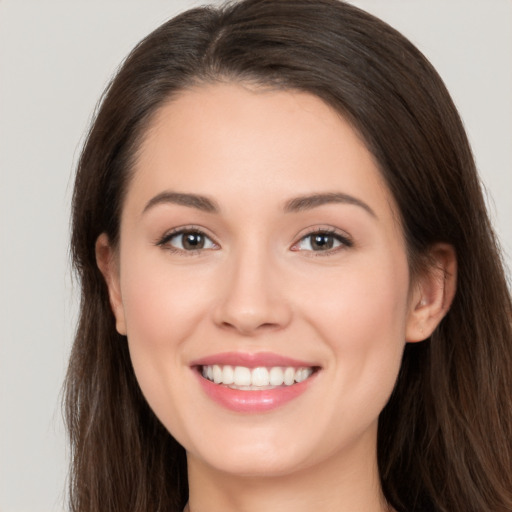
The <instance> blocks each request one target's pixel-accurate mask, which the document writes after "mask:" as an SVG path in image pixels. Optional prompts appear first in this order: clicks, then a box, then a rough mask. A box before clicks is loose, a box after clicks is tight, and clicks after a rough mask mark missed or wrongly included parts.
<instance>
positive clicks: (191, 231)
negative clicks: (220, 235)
mask: <svg viewBox="0 0 512 512" xmlns="http://www.w3.org/2000/svg"><path fill="white" fill-rule="evenodd" d="M186 234H188V235H199V236H202V237H204V239H205V240H208V241H209V242H210V243H211V244H213V245H215V246H216V247H219V245H218V244H217V243H216V242H215V241H214V240H213V239H212V238H211V237H210V236H208V235H207V234H206V233H205V232H204V231H203V230H202V229H200V228H198V227H195V226H186V227H183V228H177V229H174V230H172V231H169V232H167V233H166V234H165V235H164V236H163V237H162V238H161V239H160V240H158V241H157V242H156V245H157V246H159V247H163V248H165V249H166V250H168V251H170V252H172V253H176V254H180V255H185V256H194V255H197V254H198V253H200V252H201V251H208V250H212V249H213V248H211V247H208V248H203V247H201V248H199V249H191V250H186V249H181V248H179V247H174V246H173V245H171V244H170V243H169V242H170V241H171V240H172V239H173V238H175V237H179V236H183V235H186ZM181 245H182V247H183V240H182V242H181Z"/></svg>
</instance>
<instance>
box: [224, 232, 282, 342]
mask: <svg viewBox="0 0 512 512" xmlns="http://www.w3.org/2000/svg"><path fill="white" fill-rule="evenodd" d="M278 276H279V270H278V268H277V262H276V257H275V255H274V254H273V253H272V251H271V250H270V248H269V247H268V246H267V245H266V244H263V243H261V241H260V243H255V240H251V241H249V242H248V243H246V244H240V246H239V247H238V248H237V249H236V250H234V251H233V253H232V254H231V256H230V258H228V260H227V261H226V272H225V279H224V280H223V281H224V282H223V287H222V294H221V298H220V301H219V303H218V305H217V310H216V312H215V320H216V322H217V324H218V325H221V326H223V327H229V328H231V329H235V330H237V331H239V332H240V333H242V334H244V335H252V334H256V333H257V332H260V331H262V330H268V329H279V328H282V327H284V326H285V325H286V324H287V323H288V322H289V320H290V314H291V311H290V307H289V304H288V302H287V299H286V294H285V290H284V289H283V288H282V287H281V286H280V285H279V282H280V279H279V278H278Z"/></svg>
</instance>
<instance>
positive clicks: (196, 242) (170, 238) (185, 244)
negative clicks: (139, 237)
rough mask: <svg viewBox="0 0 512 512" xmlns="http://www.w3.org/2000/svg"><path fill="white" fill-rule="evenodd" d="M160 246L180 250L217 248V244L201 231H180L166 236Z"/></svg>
mask: <svg viewBox="0 0 512 512" xmlns="http://www.w3.org/2000/svg"><path fill="white" fill-rule="evenodd" d="M158 245H160V246H163V247H165V246H167V247H169V248H170V249H173V250H174V249H175V250H178V251H188V252H190V251H200V250H202V249H216V248H217V245H216V244H215V243H214V242H213V241H212V240H211V239H210V238H209V237H208V236H206V235H205V234H204V233H202V232H201V231H194V230H188V231H185V230H184V231H179V232H175V233H171V234H169V235H167V236H165V237H164V238H163V239H162V240H161V241H160V242H158Z"/></svg>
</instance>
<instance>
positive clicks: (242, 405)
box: [196, 372, 317, 413]
mask: <svg viewBox="0 0 512 512" xmlns="http://www.w3.org/2000/svg"><path fill="white" fill-rule="evenodd" d="M196 374H197V376H198V379H199V382H200V384H201V386H202V387H203V390H204V391H205V393H206V394H207V395H208V396H209V397H210V398H211V399H212V400H213V401H214V402H217V403H218V404H219V405H222V406H223V407H225V408H226V409H229V410H231V411H235V412H245V413H258V412H266V411H271V410H273V409H277V408H278V407H281V406H282V405H285V404H286V403H288V402H290V401H291V400H293V399H294V398H298V397H299V396H300V395H302V394H303V393H304V392H305V391H306V390H307V389H308V387H309V386H310V384H311V383H312V381H313V380H314V379H315V377H316V375H317V372H315V373H313V375H311V376H310V377H309V378H307V379H306V380H304V381H302V382H298V383H295V384H293V385H291V386H279V387H276V388H274V389H264V390H261V391H258V390H255V391H243V390H240V389H231V388H229V387H227V386H224V385H222V384H215V383H213V382H212V381H210V380H208V379H205V378H204V377H203V376H202V375H201V374H200V373H199V372H196Z"/></svg>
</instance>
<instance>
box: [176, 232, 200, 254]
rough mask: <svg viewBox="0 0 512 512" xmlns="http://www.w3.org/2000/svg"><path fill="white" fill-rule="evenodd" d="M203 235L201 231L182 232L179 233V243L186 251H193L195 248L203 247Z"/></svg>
mask: <svg viewBox="0 0 512 512" xmlns="http://www.w3.org/2000/svg"><path fill="white" fill-rule="evenodd" d="M204 243H205V237H204V235H202V234H201V233H194V232H191V233H183V234H182V235H181V244H182V247H183V249H185V250H186V251H193V250H196V249H203V248H204Z"/></svg>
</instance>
